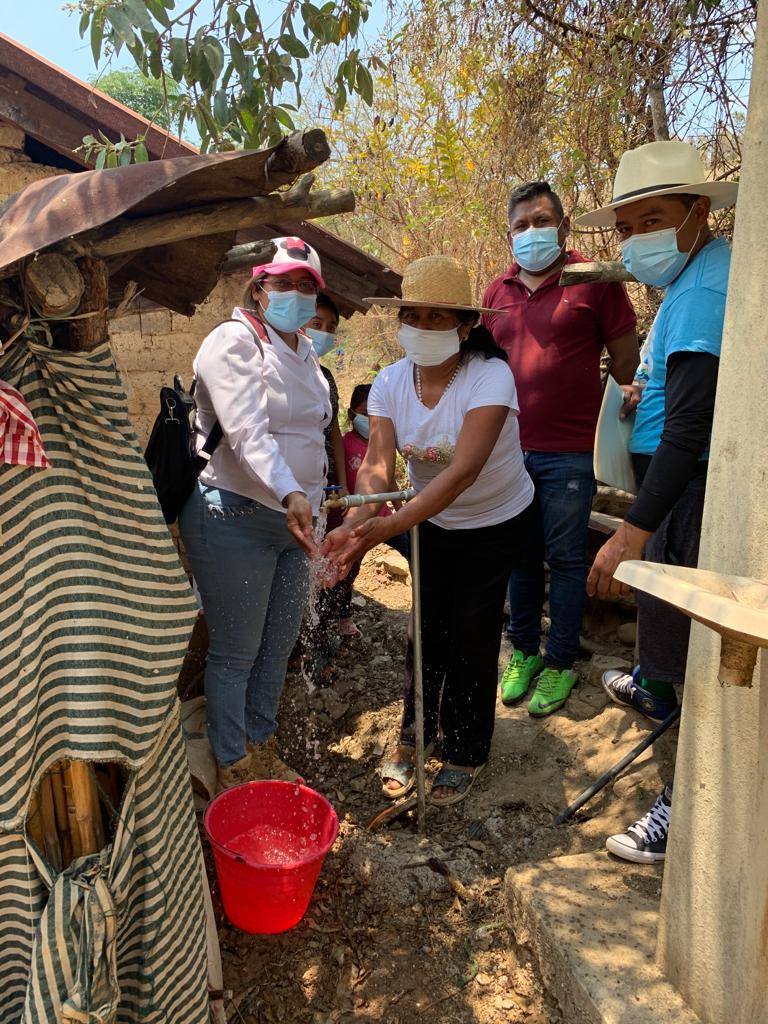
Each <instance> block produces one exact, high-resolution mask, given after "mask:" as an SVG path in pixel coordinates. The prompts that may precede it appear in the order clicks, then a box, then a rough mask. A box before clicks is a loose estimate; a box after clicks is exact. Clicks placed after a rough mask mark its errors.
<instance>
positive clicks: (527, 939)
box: [504, 851, 700, 1024]
mask: <svg viewBox="0 0 768 1024" xmlns="http://www.w3.org/2000/svg"><path fill="white" fill-rule="evenodd" d="M504 884H505V895H506V901H507V912H508V917H509V920H510V925H511V929H512V935H513V937H514V941H515V943H516V944H517V946H518V947H522V948H523V949H525V951H526V952H527V953H528V954H530V955H531V956H532V957H533V959H534V961H535V962H536V964H537V967H538V970H539V972H540V975H541V978H542V981H543V983H544V987H545V989H546V990H547V991H548V992H549V993H550V994H551V995H552V996H554V997H555V999H556V1000H557V1001H558V1003H559V1004H560V1008H561V1011H562V1013H563V1017H564V1019H565V1020H566V1021H568V1024H661V1022H663V1024H700V1020H699V1018H698V1017H697V1016H696V1014H695V1013H693V1011H692V1010H691V1009H690V1008H689V1007H688V1006H687V1004H685V1003H684V1002H683V1000H682V998H681V997H680V995H679V994H678V993H677V992H676V991H675V989H673V988H672V986H671V985H670V984H669V982H668V981H667V980H666V979H665V978H664V977H662V975H661V973H660V971H659V969H658V968H657V966H656V963H655V952H656V932H657V926H658V916H659V914H658V911H659V900H660V896H661V870H660V869H659V868H655V867H651V868H649V867H639V866H636V865H632V864H625V863H623V862H620V861H617V860H613V859H611V858H610V857H609V855H608V854H607V853H603V852H602V851H599V852H595V853H586V854H579V855H576V856H570V857H556V858H553V859H552V860H548V861H543V862H541V863H538V864H525V865H522V866H520V867H516V868H511V869H510V870H509V871H508V872H507V875H506V878H505V883H504Z"/></svg>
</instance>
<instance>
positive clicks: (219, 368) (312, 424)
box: [193, 309, 331, 513]
mask: <svg viewBox="0 0 768 1024" xmlns="http://www.w3.org/2000/svg"><path fill="white" fill-rule="evenodd" d="M232 315H233V317H235V319H238V320H242V319H243V313H242V311H241V310H239V309H236V310H235V311H234V313H233V314H232ZM266 329H267V343H266V344H263V345H262V349H263V355H262V353H261V352H260V351H259V347H258V345H257V344H256V342H255V341H254V340H253V335H252V334H251V332H250V330H249V329H248V328H247V327H246V325H245V324H244V323H243V324H242V325H239V324H237V323H232V322H228V323H224V324H219V326H218V327H216V328H215V330H213V331H211V333H210V334H209V335H208V337H207V338H206V339H205V340H204V341H203V344H202V345H201V346H200V351H199V352H198V353H197V356H196V357H195V361H194V364H193V368H194V373H195V377H196V379H197V389H196V391H195V400H196V402H197V438H196V439H197V448H198V450H199V449H200V448H202V446H203V444H204V443H205V440H206V438H207V437H208V434H209V433H210V431H211V428H212V427H213V424H214V423H215V422H216V420H217V419H218V421H219V423H220V424H221V428H222V430H223V431H224V437H223V438H222V439H221V441H220V442H219V445H218V447H217V448H216V450H215V452H214V453H213V456H212V458H211V461H210V462H209V463H208V465H207V466H206V468H205V469H204V470H203V472H202V473H201V474H200V480H201V481H202V483H204V484H207V485H208V486H210V487H219V488H223V489H224V490H227V491H234V492H235V493H236V494H242V495H244V496H245V497H246V498H253V499H254V500H255V501H258V502H260V503H261V504H262V505H266V506H267V508H271V509H275V510H276V511H278V512H285V509H284V508H283V506H282V500H283V498H284V497H285V496H286V494H290V492H291V491H303V492H304V493H305V494H306V496H307V498H308V499H309V501H310V503H311V505H312V511H313V512H315V513H317V511H318V509H319V507H320V502H321V501H322V497H323V485H324V484H325V472H326V456H325V436H324V433H323V431H324V429H325V427H327V426H328V424H329V423H330V421H331V400H330V395H329V392H328V383H327V381H326V379H325V377H324V376H323V374H322V371H321V369H320V364H319V363H318V361H317V357H316V356H315V353H314V350H313V348H312V343H311V342H310V340H309V338H307V337H306V335H304V334H301V333H299V336H298V338H299V344H298V350H297V351H296V352H294V351H293V349H292V348H291V347H290V346H289V345H286V343H285V342H284V341H283V340H282V338H281V337H280V336H279V335H278V334H276V333H275V331H273V330H272V329H271V327H270V326H269V324H267V325H266Z"/></svg>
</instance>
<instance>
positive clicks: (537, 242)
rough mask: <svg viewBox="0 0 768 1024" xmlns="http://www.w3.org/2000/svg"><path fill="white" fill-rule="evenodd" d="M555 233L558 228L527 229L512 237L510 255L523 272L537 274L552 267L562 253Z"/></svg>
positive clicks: (561, 247)
mask: <svg viewBox="0 0 768 1024" xmlns="http://www.w3.org/2000/svg"><path fill="white" fill-rule="evenodd" d="M557 232H558V228H528V230H527V231H521V232H520V234H519V235H513V236H512V255H513V256H514V257H515V259H516V260H517V262H518V263H519V264H520V266H521V267H522V268H523V270H530V272H531V273H532V274H537V273H538V272H539V271H540V270H546V268H547V267H551V266H552V264H553V263H554V262H555V260H556V259H557V258H558V256H559V255H560V253H561V252H562V251H563V246H562V245H560V243H559V242H558V240H557Z"/></svg>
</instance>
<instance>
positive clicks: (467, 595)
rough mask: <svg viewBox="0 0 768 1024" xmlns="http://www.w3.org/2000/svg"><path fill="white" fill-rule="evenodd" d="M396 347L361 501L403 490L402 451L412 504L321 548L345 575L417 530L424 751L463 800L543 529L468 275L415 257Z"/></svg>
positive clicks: (410, 715)
mask: <svg viewBox="0 0 768 1024" xmlns="http://www.w3.org/2000/svg"><path fill="white" fill-rule="evenodd" d="M402 292H403V298H402V299H372V300H370V301H371V302H376V303H379V304H381V305H394V306H399V307H400V312H399V320H400V328H399V332H398V340H399V342H400V344H401V345H402V347H403V348H404V349H405V358H404V359H401V360H400V361H399V362H396V363H394V364H393V365H392V366H388V367H386V368H385V369H383V370H382V371H381V373H379V375H378V376H377V377H376V380H375V381H374V383H373V387H372V388H371V393H370V396H369V399H368V412H369V415H370V430H369V442H368V450H367V452H366V455H365V459H364V461H363V464H362V466H361V467H360V472H359V473H358V477H357V492H358V493H361V494H373V493H377V492H382V491H391V490H392V489H393V487H394V469H395V452H396V450H399V451H400V453H401V454H402V456H403V458H405V459H406V460H407V461H408V468H409V474H410V478H411V485H412V486H413V488H414V489H415V490H416V492H417V493H416V496H415V497H414V498H413V499H412V500H411V501H409V502H408V503H407V504H406V505H404V506H403V507H402V508H401V509H400V510H399V511H397V512H396V513H395V514H394V515H391V516H388V517H386V518H382V517H380V516H377V515H376V507H375V506H371V505H364V506H362V507H360V508H358V509H353V510H352V511H351V512H349V513H348V515H347V516H346V518H345V520H344V523H343V525H342V526H340V527H339V528H338V529H336V530H334V531H333V533H331V534H330V535H329V536H328V537H327V538H326V540H325V543H324V545H323V554H324V555H326V556H327V557H328V558H329V560H330V561H331V562H332V563H334V564H335V565H336V567H337V571H338V572H339V573H341V574H343V573H344V572H346V571H347V569H348V567H349V566H351V565H352V564H354V562H355V561H357V560H358V559H360V558H361V557H362V555H363V554H364V553H365V552H366V551H367V550H369V549H370V548H372V547H373V546H374V545H375V544H380V543H382V542H383V541H386V540H388V539H389V538H390V537H393V536H394V535H395V534H398V533H403V532H405V531H406V530H408V529H410V528H411V527H412V526H414V525H416V524H420V525H419V542H420V548H421V558H420V563H421V565H420V568H421V603H422V623H421V625H422V655H423V656H422V667H423V676H424V712H425V724H424V728H425V736H424V740H425V744H426V745H427V747H428V748H429V746H430V745H431V744H432V743H433V742H434V741H435V740H436V739H437V738H438V734H439V733H441V734H442V756H443V760H444V763H443V766H442V768H441V770H440V772H439V773H438V775H437V777H436V778H435V781H434V784H433V786H432V792H431V800H432V802H433V803H434V804H437V805H440V806H443V805H446V804H453V803H458V802H459V801H460V800H463V799H464V798H465V797H466V796H467V794H468V792H469V790H470V787H471V786H472V784H473V782H474V780H475V779H476V778H477V775H478V774H479V772H480V771H481V769H482V768H483V766H484V765H485V763H486V761H487V759H488V755H489V751H490V745H491V737H492V735H493V726H494V717H495V704H496V687H497V682H498V671H497V666H498V655H499V645H500V640H501V624H502V616H503V608H504V595H505V591H506V584H507V581H508V579H509V573H510V571H511V569H512V567H513V566H514V565H515V563H516V561H517V560H518V559H519V557H520V555H521V553H522V551H523V550H524V548H525V545H526V543H528V542H529V537H530V535H531V534H532V533H533V531H534V529H535V518H534V515H533V510H532V506H531V502H532V501H533V484H532V483H531V480H530V477H529V476H528V474H527V473H526V471H525V465H524V462H523V454H522V451H521V449H520V439H519V432H518V426H517V419H516V416H517V409H518V407H517V396H516V393H515V381H514V377H513V376H512V373H511V371H510V370H509V367H508V366H507V365H506V356H505V354H504V353H503V351H502V350H501V349H499V348H498V347H497V346H496V344H495V343H494V341H493V339H492V337H491V335H490V334H489V333H488V331H487V330H486V329H485V328H483V327H479V326H477V323H478V320H479V315H480V313H481V312H483V311H482V310H480V309H478V307H477V305H476V304H475V303H473V302H472V297H471V285H470V279H469V274H468V272H467V270H466V269H465V268H464V267H463V266H462V265H461V264H460V263H458V262H457V261H456V260H454V259H452V258H450V257H446V256H427V257H425V258H424V259H420V260H416V261H415V262H414V263H412V264H411V265H410V266H409V267H408V268H407V269H406V271H405V274H404V276H403V286H402ZM412 661H413V658H412V651H411V650H410V645H409V656H408V659H407V662H408V669H407V684H406V693H405V707H404V713H403V722H402V728H401V732H400V743H399V746H398V747H397V751H396V753H395V756H394V759H393V760H392V761H389V762H386V763H385V764H384V765H383V766H382V768H381V775H382V778H383V791H384V794H385V796H388V797H392V798H395V797H399V796H402V795H404V794H405V793H407V792H408V791H409V790H410V789H411V787H412V786H413V781H414V775H415V770H414V747H415V732H414V700H413V666H412Z"/></svg>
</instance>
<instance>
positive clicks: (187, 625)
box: [0, 344, 208, 1024]
mask: <svg viewBox="0 0 768 1024" xmlns="http://www.w3.org/2000/svg"><path fill="white" fill-rule="evenodd" d="M0 377H1V378H3V379H4V380H7V381H8V382H9V383H11V384H12V385H13V386H14V387H17V388H18V389H19V390H20V391H21V393H22V394H23V395H24V397H25V399H26V401H27V402H28V404H29V407H30V409H31V411H32V414H33V416H34V417H35V420H36V422H37V425H38V427H39V428H40V432H41V434H42V437H43V443H44V445H45V449H46V452H47V454H48V457H49V459H50V460H51V468H50V469H29V468H24V467H20V466H6V465H2V466H0V993H1V994H0V1024H59V1022H61V1021H69V1020H71V1021H73V1022H74V1021H77V1022H83V1024H102V1022H110V1024H111V1022H112V1021H118V1022H120V1024H123V1022H125V1024H128V1022H131V1024H134V1022H136V1024H138V1022H139V1021H140V1022H142V1024H156V1022H157V1024H159V1022H161V1021H162V1022H163V1024H205V1022H207V1020H208V1006H207V964H206V941H205V940H206V936H205V919H204V904H203V896H202V888H201V877H200V846H199V836H198V831H197V825H196V821H195V816H194V809H193V805H192V795H191V790H190V786H189V773H188V768H187V763H186V757H185V753H184V747H183V743H182V739H181V733H180V728H179V722H178V706H177V698H176V687H175V683H176V677H177V675H178V671H179V668H180V665H181V661H182V658H183V656H184V651H185V650H186V645H187V639H188V637H189V634H190V632H191V629H192V625H193V623H194V619H195V615H196V611H197V609H196V607H195V603H194V600H193V598H192V596H191V593H190V589H189V585H188V581H187V578H186V576H185V574H184V572H183V570H182V569H181V566H180V565H179V561H178V556H177V553H176V550H175V548H174V546H173V543H172V541H171V539H170V536H169V534H168V530H167V527H166V525H165V523H164V521H163V518H162V515H161V513H160V510H159V507H158V505H157V502H156V500H155V496H154V490H153V488H152V481H151V478H150V476H149V474H148V472H147V469H146V466H145V464H144V460H143V458H142V456H141V452H140V449H139V447H138V442H137V439H136V437H135V434H134V432H133V429H132V427H131V425H130V421H129V419H128V416H127V411H126V410H127V403H126V398H125V394H124V391H123V387H122V384H121V382H120V379H119V377H118V374H117V371H116V369H115V366H114V362H113V359H112V356H111V353H110V350H109V347H108V345H106V344H104V345H101V346H100V347H99V348H97V349H95V350H94V351H92V352H88V353H67V352H60V351H56V350H50V349H48V348H47V347H45V346H41V345H28V346H26V347H24V346H21V345H20V344H19V345H17V346H16V347H15V348H14V349H12V350H11V351H10V352H8V353H7V354H6V355H5V356H0ZM68 757H73V758H79V759H82V760H88V761H115V762H118V763H120V764H122V765H124V766H125V767H126V768H127V769H128V770H129V772H130V782H129V784H128V786H127V788H126V792H125V797H124V799H123V804H122V806H121V808H120V815H119V823H118V826H117V829H116V832H115V835H114V837H113V839H112V841H111V843H110V845H109V846H108V847H107V848H106V850H105V851H103V852H102V854H101V855H96V856H94V857H87V858H81V859H80V860H79V861H77V862H75V863H74V864H73V865H72V866H71V867H70V869H69V870H68V871H65V872H63V873H62V874H61V875H59V876H58V877H55V872H54V871H53V869H52V868H50V867H49V866H48V865H47V864H46V863H45V861H44V860H43V858H42V855H41V853H40V852H39V851H36V850H35V849H34V846H33V844H32V841H31V840H29V839H28V838H27V837H26V835H25V828H24V821H25V815H26V812H27V808H28V804H29V800H30V796H31V795H32V793H33V792H34V788H35V786H36V785H37V783H38V782H39V780H40V778H41V776H42V775H43V773H44V772H45V770H46V769H47V768H48V767H49V766H50V765H52V764H53V763H54V762H56V761H58V760H61V759H62V758H68ZM49 897H50V898H49Z"/></svg>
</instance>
